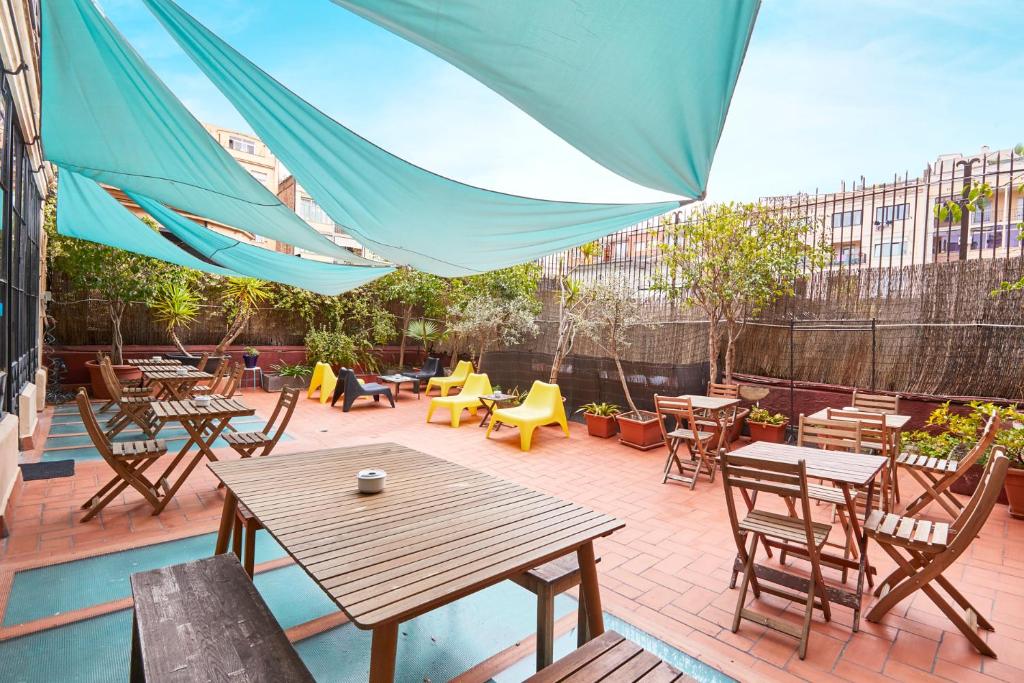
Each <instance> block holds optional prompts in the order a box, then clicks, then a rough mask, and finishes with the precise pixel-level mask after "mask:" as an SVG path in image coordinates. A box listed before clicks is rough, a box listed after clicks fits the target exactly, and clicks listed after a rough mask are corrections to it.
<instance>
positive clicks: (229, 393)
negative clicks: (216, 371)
mask: <svg viewBox="0 0 1024 683" xmlns="http://www.w3.org/2000/svg"><path fill="white" fill-rule="evenodd" d="M224 364H225V361H221V365H222V366H223V365H224ZM244 372H245V366H244V365H243V364H242V363H235V364H233V365H232V366H231V370H230V372H228V373H227V374H225V375H224V376H222V377H221V382H220V384H219V385H218V386H216V387H215V388H214V390H213V391H212V392H211V393H210V394H209V396H210V398H234V396H235V394H236V393H238V387H239V386H240V385H241V382H242V373H244Z"/></svg>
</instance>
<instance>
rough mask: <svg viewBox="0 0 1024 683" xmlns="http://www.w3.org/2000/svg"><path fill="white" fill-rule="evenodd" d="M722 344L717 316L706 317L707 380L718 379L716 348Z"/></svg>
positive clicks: (713, 380)
mask: <svg viewBox="0 0 1024 683" xmlns="http://www.w3.org/2000/svg"><path fill="white" fill-rule="evenodd" d="M721 345H722V332H721V330H720V329H719V327H718V316H717V315H711V316H709V317H708V381H710V382H717V381H718V350H719V348H720V347H721Z"/></svg>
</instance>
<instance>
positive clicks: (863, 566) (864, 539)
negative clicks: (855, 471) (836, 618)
mask: <svg viewBox="0 0 1024 683" xmlns="http://www.w3.org/2000/svg"><path fill="white" fill-rule="evenodd" d="M874 483H875V480H874V478H872V479H871V481H870V482H868V485H867V487H866V488H867V500H866V501H865V504H864V509H865V515H867V514H869V513H870V512H871V508H872V506H873V504H874V492H875V487H874ZM841 488H842V490H843V496H844V497H845V498H846V509H847V510H848V511H849V517H848V519H849V521H850V529H851V530H852V532H853V536H854V538H856V539H857V547H858V549H859V550H860V558H859V561H858V563H857V592H856V596H857V607H856V609H854V610H853V632H854V633H856V632H857V631H859V630H860V611H861V605H862V603H863V598H864V576H865V574H866V573H867V572H868V570H869V568H870V565H869V564H868V534H867V531H865V530H862V529H861V527H860V520H858V519H857V507H856V505H855V504H854V498H853V495H852V494H851V493H850V485H849V484H843V485H842V487H841Z"/></svg>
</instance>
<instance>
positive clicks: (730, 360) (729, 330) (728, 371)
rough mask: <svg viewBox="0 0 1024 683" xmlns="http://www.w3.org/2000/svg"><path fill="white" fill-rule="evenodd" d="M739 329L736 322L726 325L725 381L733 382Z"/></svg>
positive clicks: (727, 382)
mask: <svg viewBox="0 0 1024 683" xmlns="http://www.w3.org/2000/svg"><path fill="white" fill-rule="evenodd" d="M739 336H740V335H739V331H738V330H736V329H735V323H729V324H728V325H727V326H726V333H725V372H724V379H723V381H724V382H725V383H726V384H732V372H733V369H734V368H735V366H736V338H737V337H739Z"/></svg>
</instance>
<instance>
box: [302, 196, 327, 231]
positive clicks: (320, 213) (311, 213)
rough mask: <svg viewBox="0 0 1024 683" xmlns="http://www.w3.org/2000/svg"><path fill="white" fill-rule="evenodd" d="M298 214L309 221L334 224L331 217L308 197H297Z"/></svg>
mask: <svg viewBox="0 0 1024 683" xmlns="http://www.w3.org/2000/svg"><path fill="white" fill-rule="evenodd" d="M299 215H300V216H302V218H303V219H305V220H306V221H308V222H310V223H320V224H322V225H334V221H332V220H331V217H330V216H328V215H327V213H326V212H325V211H324V210H323V209H322V208H320V205H319V204H317V203H316V202H315V201H313V200H312V199H311V198H310V197H299Z"/></svg>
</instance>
